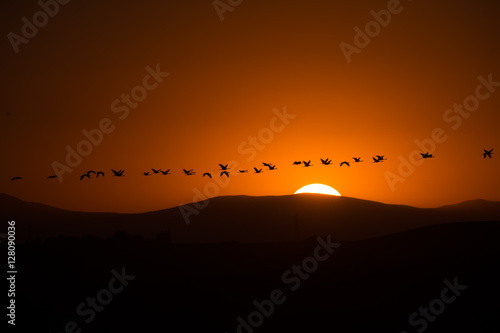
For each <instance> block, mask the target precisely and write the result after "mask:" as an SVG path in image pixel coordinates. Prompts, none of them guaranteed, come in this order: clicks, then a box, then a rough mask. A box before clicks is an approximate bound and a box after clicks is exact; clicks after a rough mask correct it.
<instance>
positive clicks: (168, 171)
mask: <svg viewBox="0 0 500 333" xmlns="http://www.w3.org/2000/svg"><path fill="white" fill-rule="evenodd" d="M160 172H161V174H162V175H164V176H166V175H170V174H171V173H170V169H168V170H167V171H162V170H160Z"/></svg>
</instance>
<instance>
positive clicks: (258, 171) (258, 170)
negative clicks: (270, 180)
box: [253, 167, 262, 173]
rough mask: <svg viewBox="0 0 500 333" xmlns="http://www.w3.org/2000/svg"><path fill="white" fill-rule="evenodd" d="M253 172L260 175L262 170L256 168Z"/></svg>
mask: <svg viewBox="0 0 500 333" xmlns="http://www.w3.org/2000/svg"><path fill="white" fill-rule="evenodd" d="M253 169H254V170H255V173H261V172H262V169H257V168H256V167H254V168H253Z"/></svg>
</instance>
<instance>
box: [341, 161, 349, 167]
mask: <svg viewBox="0 0 500 333" xmlns="http://www.w3.org/2000/svg"><path fill="white" fill-rule="evenodd" d="M344 164H345V165H347V166H348V167H350V166H351V165H350V164H349V162H347V161H344V162H342V163H340V166H342V165H344Z"/></svg>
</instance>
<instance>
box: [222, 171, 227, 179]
mask: <svg viewBox="0 0 500 333" xmlns="http://www.w3.org/2000/svg"><path fill="white" fill-rule="evenodd" d="M223 175H226V177H227V178H229V173H228V172H227V171H222V172H221V173H220V176H221V177H222V176H223Z"/></svg>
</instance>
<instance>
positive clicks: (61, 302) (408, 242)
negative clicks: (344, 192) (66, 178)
mask: <svg viewBox="0 0 500 333" xmlns="http://www.w3.org/2000/svg"><path fill="white" fill-rule="evenodd" d="M499 232H500V221H489V222H480V221H474V222H462V223H447V224H440V225H434V226H428V227H423V228H418V229H414V230H410V231H404V232H400V233H395V234H391V235H387V236H382V237H377V238H372V239H365V240H360V241H346V242H340V245H338V247H336V248H335V249H334V250H333V249H332V251H333V252H332V253H331V254H330V255H329V256H328V258H326V259H325V260H324V261H321V262H317V268H316V269H315V270H313V271H311V272H310V273H309V275H308V276H307V278H304V279H302V278H299V275H296V274H291V275H290V274H289V275H287V276H286V278H284V277H283V275H284V274H285V273H286V272H287V271H288V270H290V269H291V268H292V266H293V265H299V266H302V263H305V262H306V261H307V260H306V261H304V259H305V258H308V257H311V256H314V253H315V249H316V248H317V247H318V246H319V243H318V240H317V238H316V237H311V238H309V239H306V240H304V241H300V242H274V243H268V242H266V243H238V242H223V243H204V244H172V243H171V242H170V241H169V237H170V236H169V234H168V233H161V234H159V235H158V236H157V237H156V238H152V239H144V238H142V237H140V236H131V235H129V234H127V233H126V232H118V233H116V234H115V235H114V236H113V237H111V238H108V239H102V238H95V237H90V236H87V237H51V238H48V239H46V240H44V241H40V240H35V241H29V242H26V243H24V244H22V245H20V246H19V247H18V262H19V263H18V266H19V268H18V270H19V273H18V280H17V285H16V288H17V290H18V294H17V300H16V302H17V304H18V307H17V327H16V328H17V329H20V331H24V332H29V331H32V332H35V331H36V332H64V327H65V325H67V323H68V322H70V321H73V322H75V325H78V328H79V329H81V330H82V332H218V333H220V332H228V333H229V332H246V333H248V332H274V333H275V332H398V333H399V332H403V331H407V332H417V329H422V328H423V324H422V322H420V324H418V325H414V326H412V325H410V323H409V321H408V320H409V317H410V316H411V315H412V313H414V312H415V311H417V312H418V311H419V308H420V307H425V308H428V307H429V304H430V303H432V302H434V303H433V304H434V306H436V304H437V303H436V301H434V300H436V299H441V297H442V291H443V289H444V288H445V287H446V284H445V283H444V282H443V281H445V280H448V281H449V282H450V283H452V284H453V283H455V282H456V284H458V285H465V286H467V287H466V289H465V290H457V291H456V293H457V295H455V294H454V293H453V292H451V291H449V292H448V293H445V296H446V297H447V298H448V299H449V298H453V296H454V295H455V297H454V300H453V301H452V302H451V303H450V304H445V303H443V304H445V308H444V310H443V312H442V313H441V314H439V315H437V316H433V315H432V313H431V314H430V315H431V316H432V317H433V321H432V322H429V321H428V324H427V325H428V326H427V327H426V329H425V332H441V333H442V332H497V331H498V328H500V324H499V323H500V303H499V302H498V299H499V296H500V295H499V293H500V292H499V290H498V287H497V284H498V281H500V271H499V270H498V265H499V258H500V256H499V255H500V242H498V235H499ZM320 237H321V239H323V240H325V241H327V238H328V235H326V234H325V235H320ZM318 253H320V254H321V256H323V257H324V256H326V254H327V250H326V248H322V250H321V252H318ZM309 264H311V263H310V260H309ZM308 267H313V266H308ZM122 268H124V272H125V273H126V275H130V276H134V278H133V279H132V280H129V281H127V282H126V283H127V284H128V285H127V286H125V287H123V290H121V292H119V293H117V294H113V296H112V299H111V300H110V301H109V303H107V304H106V305H102V308H101V311H100V312H99V311H97V310H95V311H94V313H95V317H92V316H91V313H92V311H89V309H90V306H84V307H83V308H80V310H81V311H84V310H85V311H86V312H85V313H84V314H83V315H81V314H78V313H77V310H76V309H77V308H78V306H79V305H80V304H81V303H82V302H83V303H86V302H87V299H88V297H91V298H92V297H94V298H95V297H96V295H97V298H99V296H98V295H101V298H102V299H104V300H106V302H108V299H107V298H106V297H104V296H105V295H104V294H105V292H104V294H103V292H101V290H103V289H108V288H109V282H110V280H111V279H112V278H113V274H112V273H111V271H112V270H113V269H115V270H116V271H118V272H120V273H121V272H122ZM303 272H304V270H303ZM292 277H295V278H296V280H294V282H291V280H290V279H291V278H292ZM455 279H456V281H455ZM297 280H299V281H300V285H298V286H297ZM118 286H120V283H115V284H114V288H118ZM292 287H296V289H295V290H292V289H293V288H292ZM460 288H465V287H460ZM276 289H279V290H280V291H281V292H282V295H281V298H280V300H281V301H283V298H285V299H284V301H283V302H282V303H281V304H276V305H274V309H273V311H272V313H271V314H270V315H269V316H268V317H265V316H262V318H263V320H262V323H261V325H260V326H259V327H257V328H251V329H250V330H245V329H240V330H239V331H238V322H237V318H238V317H242V318H244V320H245V321H247V322H248V316H249V314H250V313H252V312H254V311H256V309H257V308H256V306H255V305H254V304H253V302H254V301H255V300H256V301H258V302H260V303H261V304H262V302H264V303H265V300H269V299H270V294H271V292H272V291H273V290H276ZM103 297H104V298H103ZM265 304H267V303H265ZM438 305H439V304H438ZM438 310H439V309H438ZM269 312H270V310H269ZM91 317H92V318H91ZM432 317H431V318H432ZM255 318H256V319H258V318H259V317H258V316H257V317H255ZM418 318H422V317H420V316H419V317H418ZM85 320H88V321H89V322H88V323H87V322H85ZM252 330H253V331H252Z"/></svg>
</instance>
